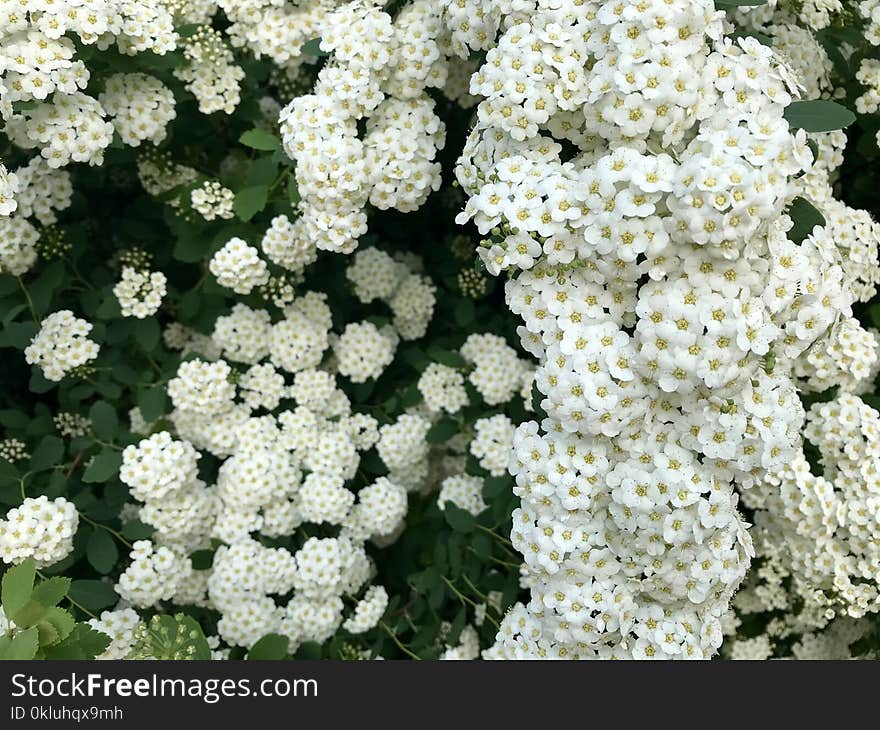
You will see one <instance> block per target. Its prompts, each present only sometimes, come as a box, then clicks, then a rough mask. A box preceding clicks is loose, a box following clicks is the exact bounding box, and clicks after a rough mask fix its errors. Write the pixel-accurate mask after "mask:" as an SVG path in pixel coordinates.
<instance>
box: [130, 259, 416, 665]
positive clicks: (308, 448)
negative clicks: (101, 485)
mask: <svg viewBox="0 0 880 730" xmlns="http://www.w3.org/2000/svg"><path fill="white" fill-rule="evenodd" d="M409 271H410V270H409V268H408V267H406V266H404V267H403V271H402V272H400V273H401V274H402V275H403V276H409V275H410V274H409ZM395 286H396V284H395ZM432 308H433V305H432ZM429 315H430V313H429ZM425 326H427V323H425ZM332 327H333V322H332V317H331V312H330V308H329V306H328V305H327V303H326V296H325V295H323V294H319V293H317V292H308V293H305V294H303V295H301V296H298V297H297V298H295V299H294V301H293V302H292V303H291V304H290V305H289V306H288V307H286V308H285V309H284V310H283V318H281V319H279V320H278V321H274V322H273V317H272V316H271V315H270V314H269V312H267V311H264V310H254V309H251V308H250V307H248V306H246V305H245V304H243V303H241V302H239V303H237V304H236V305H235V306H234V307H233V309H232V311H231V312H230V313H229V314H226V315H223V316H221V317H219V318H218V319H217V321H216V323H215V328H214V334H213V338H212V342H213V345H214V348H215V349H216V350H217V351H218V353H219V352H222V354H223V355H224V356H225V357H228V358H229V359H230V360H231V361H234V362H241V363H244V364H245V365H246V366H247V369H246V370H244V372H242V373H241V374H237V373H235V372H234V371H233V369H232V367H231V366H230V365H229V364H228V363H227V362H226V361H225V360H222V359H216V360H213V361H210V360H207V359H202V358H196V359H192V360H189V361H187V362H184V363H183V364H181V365H180V367H179V368H178V372H177V375H176V377H174V378H173V379H172V380H171V381H170V382H169V383H168V394H169V396H170V398H171V401H172V403H173V405H174V411H173V413H172V414H171V417H170V418H171V421H172V422H173V423H174V426H175V428H176V431H177V434H178V436H177V438H178V439H179V440H174V439H173V438H172V437H171V436H170V434H168V433H166V432H161V433H158V434H154V435H152V436H150V437H149V438H146V439H144V440H143V441H141V442H140V444H138V445H137V446H130V447H127V448H126V450H125V452H124V454H123V466H122V468H121V470H120V478H121V479H122V481H123V482H125V483H126V484H128V485H129V488H130V489H131V493H132V496H133V497H134V498H135V499H137V500H138V501H141V502H144V504H143V506H142V507H141V508H140V510H139V518H140V519H141V520H142V521H144V522H146V523H147V524H150V525H152V526H153V527H155V528H156V533H155V536H154V538H153V542H152V543H147V544H146V545H142V546H141V544H140V543H138V546H140V547H138V546H136V551H137V550H140V553H142V554H140V553H139V554H138V556H135V560H134V562H133V563H132V567H131V568H129V570H128V571H126V573H125V574H124V575H123V578H125V581H123V579H122V578H121V579H120V585H119V586H118V588H117V590H118V591H119V593H120V595H122V596H123V597H124V598H126V599H127V600H129V601H131V602H132V603H134V604H135V605H139V606H146V605H153V604H154V603H155V602H157V601H162V600H174V602H175V603H178V604H181V605H186V604H195V605H203V606H207V607H210V608H213V609H216V610H217V611H218V612H219V614H220V620H219V623H218V631H219V633H220V637H221V638H222V640H223V641H224V642H226V644H228V645H230V646H244V647H247V646H250V645H251V644H252V643H253V642H254V641H256V640H257V639H259V638H260V637H261V636H263V635H265V634H266V633H269V632H276V633H281V634H283V635H285V636H287V637H288V638H289V639H290V647H291V650H295V648H296V647H297V646H298V645H299V643H301V642H303V641H318V642H323V641H325V640H326V639H327V638H329V637H330V636H331V635H332V634H333V633H334V632H335V631H337V630H338V629H339V628H340V627H341V626H342V625H343V624H344V625H345V627H346V630H348V631H350V632H352V633H362V632H364V631H367V630H369V629H370V628H372V627H373V626H374V625H375V624H376V622H377V621H378V620H379V618H380V617H381V615H382V613H383V612H384V610H385V607H386V606H387V601H388V595H387V593H386V592H385V591H384V589H382V588H381V587H379V586H372V587H368V583H369V580H370V578H371V576H372V575H373V568H372V564H371V562H370V559H369V558H368V557H367V553H366V551H365V542H366V541H367V540H371V539H372V540H375V541H377V542H378V544H385V543H386V542H388V541H391V540H393V539H394V538H395V537H396V535H397V534H399V531H400V530H401V529H402V527H403V521H404V518H405V516H406V512H407V507H408V505H407V489H417V488H420V487H422V486H423V484H424V483H425V481H426V479H427V478H428V463H427V461H428V459H427V457H428V451H429V446H428V444H427V442H426V440H425V435H426V433H427V430H428V428H429V427H430V421H428V420H427V419H424V418H422V417H420V416H417V415H409V414H403V415H401V416H399V417H398V419H397V421H396V422H395V423H393V424H388V425H385V426H383V427H382V428H381V429H380V428H379V423H378V422H377V421H376V419H375V418H373V417H372V416H369V415H366V414H360V413H355V412H353V410H352V405H351V403H350V401H349V399H348V397H347V396H346V395H345V393H344V392H343V391H342V390H341V389H340V388H339V387H338V385H337V378H341V377H346V378H349V379H351V380H352V381H353V382H363V380H364V379H366V378H368V377H369V378H375V377H378V376H380V375H381V374H382V372H383V371H384V370H385V368H386V367H387V366H388V365H389V364H390V363H391V360H392V359H393V356H394V349H395V346H396V342H397V340H398V338H399V335H398V334H397V333H396V331H395V329H394V327H393V326H391V325H385V326H384V327H383V328H381V329H380V328H378V327H376V326H375V325H373V324H372V323H370V322H369V321H360V322H357V321H356V322H353V323H349V324H348V325H346V326H344V327H343V328H342V333H341V335H335V334H333V333H332V332H331V330H332ZM178 334H185V333H177V334H175V335H174V338H175V339H177V338H178ZM331 345H332V348H333V351H334V353H335V356H334V357H330V358H327V360H326V362H325V357H324V355H325V352H326V351H327V350H328V349H330V348H331ZM291 402H292V403H291ZM258 411H259V412H263V413H264V415H257V412H258ZM190 444H191V445H190ZM374 446H375V447H376V448H377V450H378V452H379V455H380V457H381V458H382V459H383V460H384V462H385V463H386V465H387V466H388V469H389V475H388V476H387V477H385V476H379V477H377V478H375V479H374V480H373V481H372V482H370V483H368V484H365V485H363V486H361V487H360V488H359V489H357V490H355V489H353V488H350V482H351V481H352V480H355V479H359V478H360V463H361V454H362V453H363V452H365V451H367V450H369V449H371V448H373V447H374ZM195 449H201V450H205V451H208V452H210V453H212V454H214V455H215V456H216V457H218V458H219V459H221V461H222V463H221V465H220V468H219V471H218V474H217V479H216V483H215V484H214V485H210V486H209V485H205V484H203V483H202V482H201V481H200V480H199V479H198V476H197V474H198V471H197V463H196V462H197V458H198V452H197V451H196V450H195ZM361 483H362V484H363V482H361ZM310 525H321V526H322V528H321V529H322V530H325V531H326V530H330V529H332V530H335V531H336V536H335V537H309V538H308V539H306V540H305V542H302V541H298V543H297V544H298V545H299V548H298V549H293V548H291V549H290V550H288V549H285V548H268V547H264V546H263V545H262V544H261V543H260V542H259V541H258V536H260V535H261V536H264V537H269V538H276V537H283V536H284V537H286V536H292V535H295V534H298V533H299V531H300V528H301V529H304V530H305V531H306V534H309V533H310V532H311V530H312V528H311V527H309V526H310ZM322 534H324V535H326V534H327V533H326V532H322ZM212 539H216V540H220V541H222V543H223V546H222V547H220V548H219V549H218V550H217V552H216V554H215V557H214V561H213V565H212V567H211V568H210V569H209V570H195V571H191V566H190V564H189V561H188V560H186V559H185V558H184V557H183V556H185V555H188V554H189V553H190V552H191V551H192V550H195V549H201V548H204V547H207V546H209V545H210V542H211V540H212ZM135 566H136V567H135ZM362 590H366V592H365V593H363V596H362V597H361V598H359V599H358V596H359V595H360V594H361V592H362ZM291 593H292V597H290V596H288V598H287V602H286V603H284V604H279V602H278V596H282V595H288V594H291ZM343 596H351V597H353V598H355V599H356V601H355V602H354V606H353V611H348V610H347V609H346V608H345V604H344V603H343V600H342V598H343ZM349 614H350V615H349Z"/></svg>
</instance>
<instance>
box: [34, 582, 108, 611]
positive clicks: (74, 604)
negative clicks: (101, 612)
mask: <svg viewBox="0 0 880 730" xmlns="http://www.w3.org/2000/svg"><path fill="white" fill-rule="evenodd" d="M37 575H38V576H40V580H48V578H46V576H45V575H43V574H42V573H41V572H40V571H39V570H38V571H37ZM64 597H65V598H66V599H67V600H68V601H69V602H70V605H71V606H75V607H76V608H78V609H79V610H80V611H82V612H83V613H84V614H86V615H88V616H91V617H92V618H93V619H97V618H98V617H97V616H96V615H95V614H93V613H92V612H91V611H89V609H87V608H86V607H85V606H83V605H81V604H79V603H77V602H76V601H74V600H73V599H72V598H71V597H70V596H64Z"/></svg>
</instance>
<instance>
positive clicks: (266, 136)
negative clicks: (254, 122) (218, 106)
mask: <svg viewBox="0 0 880 730" xmlns="http://www.w3.org/2000/svg"><path fill="white" fill-rule="evenodd" d="M238 141H239V142H241V143H242V144H243V145H245V147H251V148H252V149H255V150H265V151H267V152H271V151H272V150H274V149H276V148H277V147H279V146H280V145H281V140H280V139H278V137H276V136H275V135H274V134H271V133H269V132H267V131H265V130H263V129H250V130H248V131H247V132H245V133H244V134H242V135H241V137H239V138H238Z"/></svg>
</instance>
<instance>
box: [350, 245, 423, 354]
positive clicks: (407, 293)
mask: <svg viewBox="0 0 880 730" xmlns="http://www.w3.org/2000/svg"><path fill="white" fill-rule="evenodd" d="M345 275H346V277H348V280H349V281H350V282H351V284H352V287H353V288H354V294H355V296H356V297H357V298H358V300H359V301H361V302H362V303H364V304H369V303H370V302H372V301H374V300H376V299H380V300H382V301H383V302H385V303H386V304H387V305H388V306H389V307H390V309H391V313H392V315H393V318H392V325H393V326H394V329H395V330H396V331H397V334H398V335H400V338H401V339H403V340H416V339H418V338H419V337H424V335H425V332H426V331H427V329H428V323H429V322H430V321H431V317H432V316H433V315H434V305H435V304H436V303H437V296H436V294H437V287H435V286H434V284H433V283H431V280H430V279H429V278H428V277H427V276H425V275H424V274H421V273H419V271H418V267H417V266H413V265H412V264H410V263H407V262H405V261H398V260H397V259H395V258H393V257H392V256H390V255H389V254H387V253H385V252H384V251H382V250H381V249H378V248H367V249H363V250H362V251H358V252H357V253H356V254H355V255H354V256H353V257H352V263H351V264H350V265H349V266H348V268H347V269H346V272H345Z"/></svg>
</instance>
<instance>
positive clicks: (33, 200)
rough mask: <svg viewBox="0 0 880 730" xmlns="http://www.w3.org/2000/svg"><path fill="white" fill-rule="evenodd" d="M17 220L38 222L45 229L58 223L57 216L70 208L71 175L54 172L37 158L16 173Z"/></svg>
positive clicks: (63, 172)
mask: <svg viewBox="0 0 880 730" xmlns="http://www.w3.org/2000/svg"><path fill="white" fill-rule="evenodd" d="M15 177H16V179H17V182H18V188H17V190H16V192H15V201H16V203H17V207H16V210H15V214H16V216H21V217H23V218H36V220H37V221H38V222H39V223H40V224H41V225H44V226H47V225H51V224H52V223H55V222H57V220H58V218H57V216H56V215H55V214H56V212H58V211H62V210H65V209H66V208H67V207H69V206H70V200H71V197H72V196H73V185H71V182H70V173H68V172H66V171H65V170H55V169H52V168H51V167H50V166H49V164H48V163H47V162H46V160H44V159H43V158H42V157H34V158H32V159H31V161H30V162H28V164H27V165H25V166H23V167H19V168H18V169H17V170H16V171H15Z"/></svg>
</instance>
